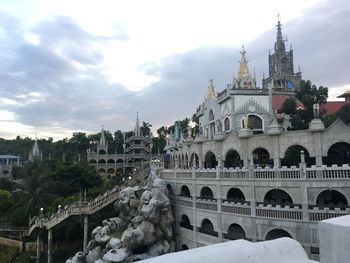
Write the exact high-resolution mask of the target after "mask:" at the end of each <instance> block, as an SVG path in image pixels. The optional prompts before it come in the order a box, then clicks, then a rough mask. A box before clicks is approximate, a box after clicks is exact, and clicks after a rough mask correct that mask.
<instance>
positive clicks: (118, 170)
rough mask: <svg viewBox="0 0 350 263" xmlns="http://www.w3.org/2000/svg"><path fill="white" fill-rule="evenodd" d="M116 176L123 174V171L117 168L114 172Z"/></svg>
mask: <svg viewBox="0 0 350 263" xmlns="http://www.w3.org/2000/svg"><path fill="white" fill-rule="evenodd" d="M115 173H116V174H123V169H122V168H118V169H117V170H116V171H115Z"/></svg>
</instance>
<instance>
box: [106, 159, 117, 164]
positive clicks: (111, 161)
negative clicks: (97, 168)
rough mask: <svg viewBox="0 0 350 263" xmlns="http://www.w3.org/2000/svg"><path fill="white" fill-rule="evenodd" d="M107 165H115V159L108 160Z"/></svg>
mask: <svg viewBox="0 0 350 263" xmlns="http://www.w3.org/2000/svg"><path fill="white" fill-rule="evenodd" d="M107 163H115V161H114V159H108V161H107Z"/></svg>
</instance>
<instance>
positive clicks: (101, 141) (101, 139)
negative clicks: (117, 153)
mask: <svg viewBox="0 0 350 263" xmlns="http://www.w3.org/2000/svg"><path fill="white" fill-rule="evenodd" d="M105 145H106V138H105V130H104V126H103V125H102V129H101V137H100V146H105Z"/></svg>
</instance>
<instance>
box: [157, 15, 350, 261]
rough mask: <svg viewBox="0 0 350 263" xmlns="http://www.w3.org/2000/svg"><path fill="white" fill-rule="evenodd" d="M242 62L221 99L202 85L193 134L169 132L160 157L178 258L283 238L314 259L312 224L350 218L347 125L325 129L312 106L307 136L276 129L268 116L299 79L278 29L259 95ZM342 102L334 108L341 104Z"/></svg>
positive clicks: (274, 117)
mask: <svg viewBox="0 0 350 263" xmlns="http://www.w3.org/2000/svg"><path fill="white" fill-rule="evenodd" d="M240 53H241V54H240V56H241V58H240V61H239V68H238V72H237V74H235V76H234V78H233V80H232V82H231V83H229V84H228V85H227V86H226V87H225V88H224V89H223V90H221V91H219V92H217V91H216V89H215V85H214V81H213V80H209V84H208V89H207V95H206V97H205V99H204V101H203V103H202V104H201V105H199V107H198V108H197V110H196V116H197V117H198V120H199V121H198V125H199V127H198V130H199V133H198V134H197V135H196V136H195V137H194V136H192V132H191V128H189V131H188V133H187V134H181V133H180V131H179V129H176V131H175V134H173V135H172V136H170V137H169V138H168V140H167V144H166V146H165V149H164V150H165V151H166V153H167V159H166V160H167V161H166V162H165V163H164V165H165V169H163V171H162V178H163V179H164V180H165V181H166V182H167V187H168V190H169V193H170V195H171V197H172V201H173V206H174V210H175V214H176V231H177V233H178V235H177V237H178V238H177V245H178V249H188V248H195V247H200V246H205V245H207V244H213V243H219V242H224V241H227V240H234V239H247V240H251V241H261V240H271V239H275V238H278V237H291V238H293V239H296V240H297V241H298V242H299V243H301V244H302V245H303V247H304V249H305V250H306V251H307V253H308V255H309V257H310V258H311V259H318V255H319V241H318V238H317V236H318V235H317V231H318V227H317V224H318V222H319V221H321V220H324V219H328V218H332V217H336V216H341V215H347V214H350V206H349V202H350V167H349V164H350V126H349V125H346V124H345V123H344V122H343V121H342V120H341V119H338V120H336V121H335V122H334V123H333V124H332V125H330V126H329V127H327V128H325V126H324V123H323V122H322V120H321V119H320V118H319V114H318V113H319V109H318V108H317V107H316V109H315V111H314V118H313V120H312V121H311V123H310V124H309V128H308V129H305V130H297V131H288V130H287V129H286V127H287V126H288V121H287V119H286V118H285V119H284V120H282V121H281V120H278V119H279V118H280V116H279V114H277V112H276V110H278V109H279V107H280V106H281V105H282V103H283V101H284V100H285V99H286V98H289V97H292V96H294V92H295V90H296V89H298V87H299V86H300V81H301V78H302V74H301V72H300V70H299V71H298V72H294V61H293V50H292V49H290V50H287V49H286V46H285V41H284V39H283V37H282V25H281V23H280V22H278V23H277V37H276V40H275V43H274V50H273V53H272V54H269V56H268V66H269V71H268V72H269V75H268V77H266V78H265V77H264V78H263V80H262V87H258V85H257V81H256V76H255V72H254V73H253V74H252V73H251V71H250V70H249V67H248V59H247V51H246V50H245V49H244V48H242V51H241V52H240ZM347 94H349V93H344V94H342V95H341V96H343V97H344V98H345V101H343V102H341V103H338V104H337V107H338V108H339V107H340V106H341V105H344V104H346V103H349V99H348V98H347ZM327 104H328V103H326V105H327ZM302 106H303V105H300V107H302ZM334 108H336V107H334ZM290 157H292V158H290Z"/></svg>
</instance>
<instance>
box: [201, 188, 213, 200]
mask: <svg viewBox="0 0 350 263" xmlns="http://www.w3.org/2000/svg"><path fill="white" fill-rule="evenodd" d="M200 197H201V198H204V199H214V194H213V191H212V190H211V189H210V187H208V186H204V187H202V189H201V192H200Z"/></svg>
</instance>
